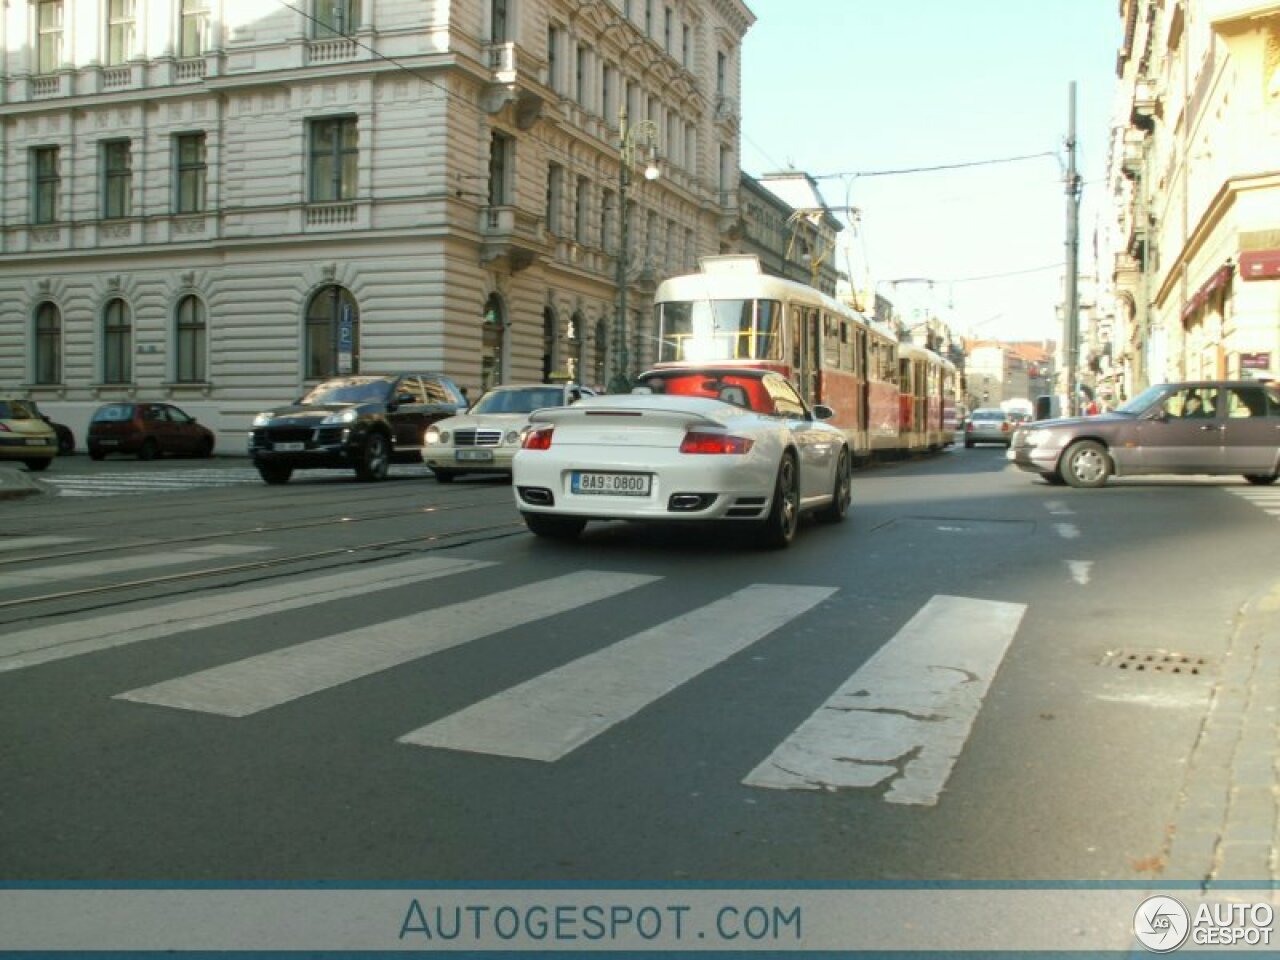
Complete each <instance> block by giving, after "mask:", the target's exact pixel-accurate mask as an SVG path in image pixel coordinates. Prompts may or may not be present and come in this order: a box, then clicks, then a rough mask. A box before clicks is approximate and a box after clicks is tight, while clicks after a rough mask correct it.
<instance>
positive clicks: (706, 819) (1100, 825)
mask: <svg viewBox="0 0 1280 960" xmlns="http://www.w3.org/2000/svg"><path fill="white" fill-rule="evenodd" d="M107 478H115V479H113V480H112V481H111V482H110V483H108V482H106V481H107ZM40 480H41V482H42V483H47V485H48V487H49V490H50V492H49V493H46V494H45V495H42V496H35V497H29V498H25V499H22V500H14V501H9V502H6V503H4V504H3V505H0V509H2V510H3V513H2V514H0V515H2V516H3V517H4V518H5V524H4V535H3V536H2V537H0V729H3V730H5V731H6V733H7V735H6V736H5V737H4V738H3V741H2V745H0V850H3V856H0V879H4V880H22V881H32V880H72V879H87V880H130V879H133V880H136V879H148V880H153V879H165V880H210V879H219V880H235V881H243V880H260V879H261V880H329V879H332V880H347V881H353V880H356V881H358V880H419V881H430V880H439V881H461V880H484V881H503V880H529V881H538V882H550V881H560V880H572V881H582V880H609V881H633V880H634V881H655V882H671V881H681V880H699V879H707V880H720V881H761V882H789V881H801V880H883V879H902V880H929V879H1008V880H1105V881H1114V880H1132V879H1147V878H1151V877H1154V876H1157V875H1159V873H1160V871H1161V870H1162V869H1163V868H1164V867H1165V866H1166V865H1167V863H1168V859H1169V856H1170V847H1171V843H1172V834H1173V832H1174V830H1175V827H1176V824H1177V822H1178V818H1179V816H1180V815H1181V813H1180V811H1181V810H1182V809H1183V800H1184V797H1185V794H1186V783H1187V769H1188V758H1189V757H1190V756H1191V755H1192V751H1193V749H1194V747H1195V745H1196V743H1197V738H1198V737H1199V735H1200V733H1201V731H1202V730H1203V729H1204V726H1205V719H1206V715H1207V712H1208V711H1209V709H1210V706H1211V704H1212V703H1213V697H1214V696H1215V692H1217V693H1219V694H1220V693H1221V689H1222V687H1221V677H1222V669H1223V665H1224V658H1226V657H1227V655H1228V653H1229V651H1230V649H1231V644H1232V641H1233V638H1234V637H1236V636H1237V635H1238V631H1239V628H1240V624H1241V611H1242V610H1248V609H1251V607H1250V604H1253V603H1256V600H1257V598H1258V597H1259V596H1261V595H1262V594H1264V593H1265V592H1266V591H1267V590H1269V589H1270V588H1271V587H1272V586H1273V584H1274V573H1273V571H1275V570H1276V569H1277V567H1278V566H1280V563H1278V561H1280V537H1278V536H1276V534H1277V532H1280V516H1277V515H1276V514H1275V513H1268V512H1267V507H1266V505H1265V503H1264V502H1263V501H1260V500H1257V499H1248V498H1247V497H1246V496H1244V495H1243V494H1244V493H1245V492H1246V491H1250V490H1251V489H1252V488H1248V487H1247V486H1246V485H1245V484H1244V483H1243V482H1241V481H1235V480H1220V481H1219V480H1213V481H1210V480H1205V479H1190V480H1175V479H1155V480H1124V481H1113V482H1112V483H1111V484H1110V485H1108V487H1106V488H1105V489H1103V490H1099V491H1078V490H1071V489H1067V488H1057V487H1050V486H1048V485H1045V484H1043V483H1042V482H1039V481H1037V480H1034V479H1032V478H1030V477H1029V476H1027V475H1025V474H1019V473H1016V472H1013V471H1012V470H1011V469H1007V468H1006V467H1005V462H1004V458H1003V451H1002V450H1000V449H998V448H983V447H979V448H977V449H974V450H968V451H966V450H951V451H948V452H946V453H944V454H941V455H939V456H936V457H933V458H930V459H921V460H914V461H909V462H903V463H896V464H889V465H883V466H879V467H875V468H873V469H870V470H867V471H863V472H861V473H859V474H857V475H856V476H855V482H854V506H853V509H852V512H851V515H850V518H849V519H848V521H847V522H845V523H843V524H839V525H830V524H822V523H817V522H810V523H807V524H805V526H804V527H803V529H802V531H801V534H800V536H799V538H798V539H797V541H796V543H795V544H794V546H793V547H792V548H791V549H789V550H787V551H784V552H762V551H759V550H756V549H754V548H753V547H752V546H751V545H750V544H749V543H748V542H746V541H744V540H743V539H742V538H740V537H733V536H731V535H725V534H724V533H723V532H722V531H707V530H702V529H698V530H679V531H671V530H660V529H645V528H633V527H626V526H607V527H604V526H602V527H592V528H589V529H588V532H587V534H586V535H585V536H584V537H583V538H582V540H581V541H579V542H577V543H574V544H555V543H547V542H542V541H538V540H536V539H535V538H534V537H532V536H530V535H529V534H527V533H525V532H524V531H523V529H522V528H521V527H520V525H519V524H518V517H517V515H516V513H515V510H514V509H513V507H512V503H511V494H510V490H509V487H507V486H506V485H505V484H504V483H501V482H494V481H476V480H462V481H459V482H457V483H454V484H452V485H449V486H444V485H439V484H437V483H436V482H435V481H434V480H432V479H431V478H430V476H429V474H427V473H426V471H425V470H423V469H421V468H410V467H399V468H395V469H394V470H393V477H392V478H391V479H390V480H388V481H387V482H385V483H382V484H373V485H369V484H359V483H355V482H353V481H352V480H351V479H350V478H349V477H348V476H347V475H345V474H341V473H333V474H323V475H321V474H315V475H305V474H303V475H299V479H298V480H295V481H294V482H292V483H290V484H289V485H287V486H284V487H266V486H265V485H263V484H261V483H259V482H256V481H255V480H254V478H253V477H252V475H251V471H249V470H248V465H247V464H246V463H245V462H244V461H241V460H217V461H212V462H206V461H167V460H166V461H162V462H158V463H149V464H139V463H134V462H132V461H124V460H120V461H115V460H111V461H107V462H105V463H99V464H92V463H90V462H89V461H88V460H87V458H84V457H72V458H63V459H60V460H58V461H57V463H56V464H55V465H54V467H53V468H51V469H50V471H49V472H48V474H47V475H44V476H42V477H41V478H40ZM1175 655H1176V656H1175ZM1147 657H1151V658H1153V659H1150V660H1147V659H1145V658H1147ZM1135 658H1136V659H1135ZM1121 664H1128V666H1126V667H1124V668H1122V667H1121ZM1138 666H1142V667H1143V668H1142V669H1137V667H1138ZM1260 826H1261V825H1260ZM1235 879H1240V880H1248V879H1266V878H1265V877H1263V876H1261V875H1259V876H1240V877H1236V878H1235Z"/></svg>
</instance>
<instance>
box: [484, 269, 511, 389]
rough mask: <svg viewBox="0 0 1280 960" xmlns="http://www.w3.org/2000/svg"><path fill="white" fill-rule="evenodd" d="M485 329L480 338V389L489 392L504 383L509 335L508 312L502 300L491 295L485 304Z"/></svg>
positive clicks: (493, 294) (495, 295)
mask: <svg viewBox="0 0 1280 960" xmlns="http://www.w3.org/2000/svg"><path fill="white" fill-rule="evenodd" d="M483 319H484V329H483V330H482V332H481V336H480V389H481V391H485V390H488V389H489V388H490V387H496V386H497V385H498V384H500V383H501V382H502V366H503V353H504V349H503V348H504V347H505V345H506V344H505V341H506V335H507V324H506V311H505V310H504V309H503V305H502V298H501V297H499V296H498V295H497V294H496V293H491V294H489V299H488V300H486V301H485V304H484V318H483Z"/></svg>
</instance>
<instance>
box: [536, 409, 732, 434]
mask: <svg viewBox="0 0 1280 960" xmlns="http://www.w3.org/2000/svg"><path fill="white" fill-rule="evenodd" d="M587 420H594V421H596V422H597V423H599V425H600V426H605V425H606V424H608V423H610V422H612V423H616V424H619V425H622V424H624V423H636V422H637V421H643V422H644V423H646V424H652V425H654V426H659V425H660V426H684V427H694V426H699V427H719V428H721V429H723V428H724V424H723V423H721V422H720V421H719V420H716V419H715V418H714V417H708V416H704V415H703V414H701V413H694V412H693V411H692V410H672V409H670V408H669V407H668V408H663V409H658V408H655V407H631V406H626V407H623V406H617V407H604V406H591V407H546V408H544V409H542V410H535V411H534V412H533V413H532V414H531V415H530V417H529V422H530V423H550V424H556V423H566V422H570V421H587Z"/></svg>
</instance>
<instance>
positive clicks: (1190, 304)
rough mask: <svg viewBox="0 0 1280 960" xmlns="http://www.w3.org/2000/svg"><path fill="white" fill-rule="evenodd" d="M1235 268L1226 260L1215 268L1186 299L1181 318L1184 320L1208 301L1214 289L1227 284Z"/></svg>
mask: <svg viewBox="0 0 1280 960" xmlns="http://www.w3.org/2000/svg"><path fill="white" fill-rule="evenodd" d="M1235 269H1236V268H1235V264H1233V263H1232V262H1231V261H1230V260H1228V261H1227V262H1226V263H1224V264H1223V265H1222V266H1220V267H1219V268H1218V269H1217V270H1215V271H1213V274H1212V275H1211V276H1210V277H1209V279H1208V280H1206V281H1205V282H1204V283H1202V284H1201V285H1200V289H1199V290H1197V291H1196V292H1195V295H1194V296H1192V298H1191V299H1190V300H1188V301H1187V305H1186V306H1185V307H1183V308H1182V319H1183V320H1186V319H1187V318H1188V317H1190V316H1191V315H1192V314H1193V313H1195V312H1196V311H1198V310H1199V309H1200V308H1201V307H1203V306H1204V305H1205V304H1206V303H1208V302H1209V298H1210V297H1211V296H1213V293H1214V291H1215V290H1220V289H1221V288H1222V287H1225V286H1226V285H1227V281H1228V280H1230V279H1231V275H1232V274H1233V273H1235Z"/></svg>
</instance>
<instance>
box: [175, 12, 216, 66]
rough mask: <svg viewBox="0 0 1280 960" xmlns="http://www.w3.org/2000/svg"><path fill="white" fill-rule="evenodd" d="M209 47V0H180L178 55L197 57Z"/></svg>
mask: <svg viewBox="0 0 1280 960" xmlns="http://www.w3.org/2000/svg"><path fill="white" fill-rule="evenodd" d="M208 49H209V0H182V26H181V33H180V34H179V36H178V56H179V57H183V58H191V57H199V56H202V55H203V54H204V52H205V51H206V50H208Z"/></svg>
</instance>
